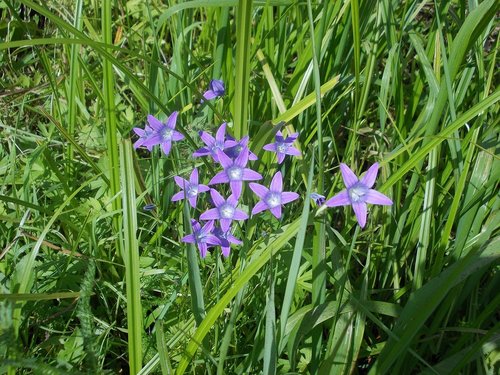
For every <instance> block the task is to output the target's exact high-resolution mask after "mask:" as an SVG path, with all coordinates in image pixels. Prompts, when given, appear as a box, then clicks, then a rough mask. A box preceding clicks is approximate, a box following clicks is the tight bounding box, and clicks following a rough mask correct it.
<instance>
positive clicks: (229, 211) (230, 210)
mask: <svg viewBox="0 0 500 375" xmlns="http://www.w3.org/2000/svg"><path fill="white" fill-rule="evenodd" d="M219 213H220V216H221V218H222V219H232V218H233V216H234V207H233V206H231V205H230V204H227V203H226V204H224V205H223V206H222V207H221V208H220V209H219Z"/></svg>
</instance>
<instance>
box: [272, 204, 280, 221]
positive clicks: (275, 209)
mask: <svg viewBox="0 0 500 375" xmlns="http://www.w3.org/2000/svg"><path fill="white" fill-rule="evenodd" d="M271 213H272V214H273V215H274V216H275V217H276V219H279V218H280V217H281V206H276V207H273V208H271Z"/></svg>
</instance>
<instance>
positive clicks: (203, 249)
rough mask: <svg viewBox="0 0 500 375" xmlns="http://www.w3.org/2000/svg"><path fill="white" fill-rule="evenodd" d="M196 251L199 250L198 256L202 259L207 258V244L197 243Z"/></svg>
mask: <svg viewBox="0 0 500 375" xmlns="http://www.w3.org/2000/svg"><path fill="white" fill-rule="evenodd" d="M198 250H200V256H201V257H202V258H205V257H206V256H207V250H208V248H207V244H206V243H199V244H198Z"/></svg>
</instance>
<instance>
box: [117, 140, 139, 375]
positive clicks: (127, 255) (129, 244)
mask: <svg viewBox="0 0 500 375" xmlns="http://www.w3.org/2000/svg"><path fill="white" fill-rule="evenodd" d="M132 152H133V151H132V145H131V143H130V141H129V140H124V141H123V142H122V143H121V144H120V172H121V182H122V205H123V261H124V263H125V285H126V290H127V331H128V352H129V366H130V373H131V374H137V373H138V372H139V371H140V370H141V368H142V331H143V325H142V305H141V281H140V276H139V272H140V264H139V246H138V243H137V212H136V203H135V202H136V197H135V176H134V164H133V154H132Z"/></svg>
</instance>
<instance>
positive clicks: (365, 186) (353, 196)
mask: <svg viewBox="0 0 500 375" xmlns="http://www.w3.org/2000/svg"><path fill="white" fill-rule="evenodd" d="M340 172H342V179H343V180H344V185H345V187H346V188H347V189H345V190H342V191H341V192H340V193H338V194H337V195H335V196H333V197H332V198H330V199H328V200H327V201H326V202H325V205H327V206H328V207H337V206H347V205H351V206H352V209H353V210H354V213H355V214H356V219H357V220H358V223H359V225H360V227H361V228H364V226H365V225H366V215H367V209H366V204H367V203H371V204H381V205H383V206H390V205H391V204H392V200H390V199H389V198H388V197H387V196H385V195H384V194H382V193H379V192H378V191H376V190H373V189H372V188H371V187H372V186H373V184H374V183H375V179H376V178H377V173H378V163H375V164H373V165H372V166H371V167H370V169H368V171H367V172H366V174H365V175H364V176H363V177H362V178H361V180H358V178H357V177H356V175H355V174H354V172H353V171H352V170H351V169H350V168H349V167H348V166H347V165H346V164H344V163H340Z"/></svg>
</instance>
